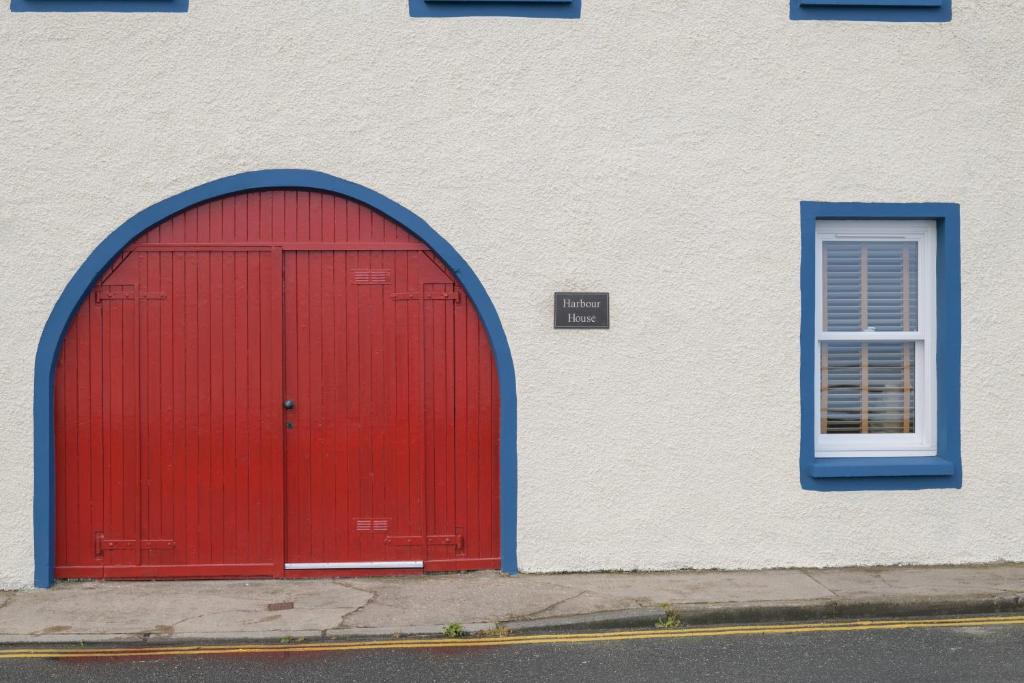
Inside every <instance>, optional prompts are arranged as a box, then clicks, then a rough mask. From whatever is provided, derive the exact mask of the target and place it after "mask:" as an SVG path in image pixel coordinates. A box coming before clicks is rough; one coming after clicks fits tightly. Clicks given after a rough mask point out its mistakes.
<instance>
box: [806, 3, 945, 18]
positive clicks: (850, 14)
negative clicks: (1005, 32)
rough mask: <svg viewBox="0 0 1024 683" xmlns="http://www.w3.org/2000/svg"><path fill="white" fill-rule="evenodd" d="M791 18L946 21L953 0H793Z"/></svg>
mask: <svg viewBox="0 0 1024 683" xmlns="http://www.w3.org/2000/svg"><path fill="white" fill-rule="evenodd" d="M789 18H790V19H823V20H831V21H898V22H906V21H921V22H946V21H952V19H953V0H789Z"/></svg>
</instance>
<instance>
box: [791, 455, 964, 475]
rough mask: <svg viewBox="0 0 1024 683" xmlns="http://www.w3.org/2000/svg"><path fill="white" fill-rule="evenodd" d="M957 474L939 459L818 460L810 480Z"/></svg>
mask: <svg viewBox="0 0 1024 683" xmlns="http://www.w3.org/2000/svg"><path fill="white" fill-rule="evenodd" d="M955 471H956V467H955V466H954V465H953V463H951V462H950V461H949V460H944V459H943V458H939V457H936V456H932V457H921V456H913V457H906V458H815V459H814V464H813V465H811V476H812V477H816V478H834V477H948V476H950V475H952V474H953V473H954V472H955Z"/></svg>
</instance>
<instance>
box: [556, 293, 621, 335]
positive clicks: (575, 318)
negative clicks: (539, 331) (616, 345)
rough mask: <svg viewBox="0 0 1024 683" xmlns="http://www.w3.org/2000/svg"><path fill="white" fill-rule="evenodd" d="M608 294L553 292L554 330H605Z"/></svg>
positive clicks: (607, 325) (606, 326)
mask: <svg viewBox="0 0 1024 683" xmlns="http://www.w3.org/2000/svg"><path fill="white" fill-rule="evenodd" d="M608 323H609V316H608V292H555V329H556V330H607V329H608V327H609V324H608Z"/></svg>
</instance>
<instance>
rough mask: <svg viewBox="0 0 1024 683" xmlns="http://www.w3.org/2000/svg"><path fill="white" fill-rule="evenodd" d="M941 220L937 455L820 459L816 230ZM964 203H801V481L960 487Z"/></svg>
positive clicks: (852, 487)
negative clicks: (838, 223) (856, 222)
mask: <svg viewBox="0 0 1024 683" xmlns="http://www.w3.org/2000/svg"><path fill="white" fill-rule="evenodd" d="M872 218H874V219H900V218H904V219H906V218H917V219H930V220H934V221H935V223H936V227H937V232H938V234H937V235H936V246H937V251H936V264H935V271H936V286H937V288H938V292H937V293H936V312H937V316H938V317H937V320H936V323H937V326H936V327H937V335H936V350H935V352H936V368H937V372H938V387H937V389H938V423H937V428H938V429H937V437H938V443H937V447H938V448H937V455H935V456H932V457H905V458H816V457H815V455H814V434H815V430H816V425H815V420H814V395H815V392H816V391H817V387H815V386H814V344H815V341H814V297H815V291H814V290H815V287H814V284H815V283H814V265H815V264H814V259H815V258H816V254H815V248H814V245H815V228H816V225H817V222H818V221H819V220H825V219H838V220H842V219H872ZM962 481H963V472H962V468H961V465H960V206H959V205H958V204H857V203H832V202H801V203H800V483H801V485H802V486H803V488H805V489H809V490H813V491H866V490H876V491H877V490H900V489H903V490H909V489H936V488H960V486H961V484H962Z"/></svg>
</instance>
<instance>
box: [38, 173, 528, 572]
mask: <svg viewBox="0 0 1024 683" xmlns="http://www.w3.org/2000/svg"><path fill="white" fill-rule="evenodd" d="M270 189H303V190H320V191H323V192H330V193H333V194H337V195H341V196H343V197H347V198H349V199H353V200H355V201H358V202H361V203H363V204H366V205H367V206H369V207H371V208H373V209H375V210H377V211H379V212H380V213H382V214H384V215H385V216H387V217H388V218H390V219H391V220H393V221H394V222H396V223H398V224H399V225H401V226H403V227H404V228H405V229H407V230H409V231H410V232H411V233H413V234H414V235H416V236H417V237H418V238H419V239H421V240H423V242H425V243H426V244H427V245H428V246H429V247H430V248H431V249H432V250H433V251H434V253H436V254H437V255H438V256H440V257H441V259H442V260H443V261H444V262H445V264H447V266H448V267H449V268H450V269H451V270H452V272H453V273H454V274H455V276H456V277H457V278H458V279H459V282H461V283H462V286H463V288H465V290H466V294H467V296H469V298H470V300H472V302H473V305H474V306H475V307H476V310H477V313H478V314H479V316H480V321H481V323H482V324H483V326H484V329H486V330H487V334H488V336H489V337H490V341H491V348H492V349H493V352H494V360H495V365H496V366H497V372H498V385H499V390H500V397H501V414H500V436H499V438H500V443H499V467H498V471H499V477H500V480H499V485H500V517H501V523H500V528H501V569H502V571H503V572H505V573H506V574H515V573H516V572H517V570H518V565H517V561H516V514H517V491H518V488H517V465H516V410H517V408H516V382H515V369H514V367H513V364H512V353H511V350H510V349H509V345H508V339H507V338H506V337H505V331H504V329H503V328H502V326H501V320H500V319H499V317H498V312H497V310H496V309H495V307H494V303H493V302H492V301H491V299H490V297H489V296H488V295H487V291H486V290H485V289H484V286H483V284H481V282H480V280H479V278H477V276H476V274H475V273H474V272H473V269H472V268H470V267H469V264H468V263H466V262H465V261H464V260H463V258H462V257H461V256H459V254H458V252H457V251H455V249H454V248H453V247H452V246H451V245H450V244H449V243H448V242H447V241H446V240H445V239H444V238H443V237H441V235H439V234H438V233H437V232H436V231H435V230H434V229H433V228H431V227H430V226H429V225H428V224H427V222H426V221H424V220H423V219H422V218H420V217H419V216H417V215H416V214H414V213H413V212H412V211H409V210H408V209H406V208H405V207H403V206H401V205H400V204H398V203H396V202H393V201H391V200H390V199H388V198H387V197H385V196H383V195H381V194H379V193H377V192H374V191H373V190H371V189H369V188H367V187H363V186H362V185H358V184H356V183H353V182H349V181H347V180H342V179H341V178H336V177H334V176H331V175H328V174H326V173H320V172H317V171H307V170H298V169H276V170H266V171H251V172H248V173H240V174H238V175H233V176H228V177H227V178H221V179H220V180H214V181H212V182H209V183H206V184H204V185H200V186H199V187H196V188H194V189H191V190H186V191H185V192H182V193H180V194H177V195H174V196H173V197H169V198H168V199H164V200H163V201H161V202H158V203H157V204H154V205H153V206H151V207H149V208H148V209H144V210H143V211H140V212H139V213H137V214H135V215H134V216H132V217H131V218H130V219H128V220H127V221H126V222H125V223H124V224H122V225H121V227H119V228H117V229H116V230H115V231H114V232H112V233H111V234H110V235H109V236H108V237H107V238H106V239H104V240H103V241H102V242H101V243H100V244H99V246H97V247H96V249H94V250H93V252H92V254H90V255H89V257H88V258H87V259H86V260H85V262H84V263H83V264H82V265H81V267H79V269H78V271H77V272H76V273H75V274H74V276H73V277H72V278H71V280H70V281H69V282H68V284H67V286H66V287H65V288H64V291H63V293H62V294H61V295H60V298H59V299H57V303H56V305H55V306H54V307H53V311H52V312H51V313H50V317H49V319H48V320H47V321H46V325H45V326H44V327H43V334H42V338H41V339H40V340H39V348H38V350H37V352H36V366H35V395H34V404H33V411H34V423H35V458H34V459H35V485H34V486H35V490H34V499H33V523H34V538H35V563H36V567H35V585H36V586H37V587H39V588H46V587H49V586H50V585H52V584H53V572H54V560H55V552H56V526H55V518H56V494H55V490H54V432H53V388H54V375H55V371H56V367H57V359H58V357H59V354H60V348H61V344H62V342H63V340H64V335H65V333H66V332H67V329H68V326H69V325H70V323H71V320H72V318H73V317H74V314H75V311H77V310H78V306H79V304H80V303H81V302H82V301H83V300H84V299H85V297H86V296H87V295H88V293H89V290H90V289H91V288H92V286H93V284H94V283H95V282H96V280H97V279H98V278H99V276H100V275H101V274H102V273H103V271H104V270H105V269H106V268H107V266H108V265H109V264H110V263H111V261H112V260H113V259H114V258H115V257H116V256H117V255H118V254H119V253H120V252H121V251H122V250H123V249H124V248H125V247H126V246H128V244H130V243H131V242H132V240H134V239H135V238H136V237H138V236H139V235H141V234H142V233H143V232H145V231H146V230H148V229H149V228H152V227H153V226H155V225H157V224H158V223H160V222H162V221H164V220H166V219H167V218H170V217H171V216H173V215H174V214H177V213H179V212H181V211H184V210H185V209H188V208H189V207H191V206H195V205H196V204H201V203H203V202H207V201H210V200H213V199H217V198H219V197H224V196H227V195H232V194H237V193H240V192H250V191H253V190H270Z"/></svg>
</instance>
